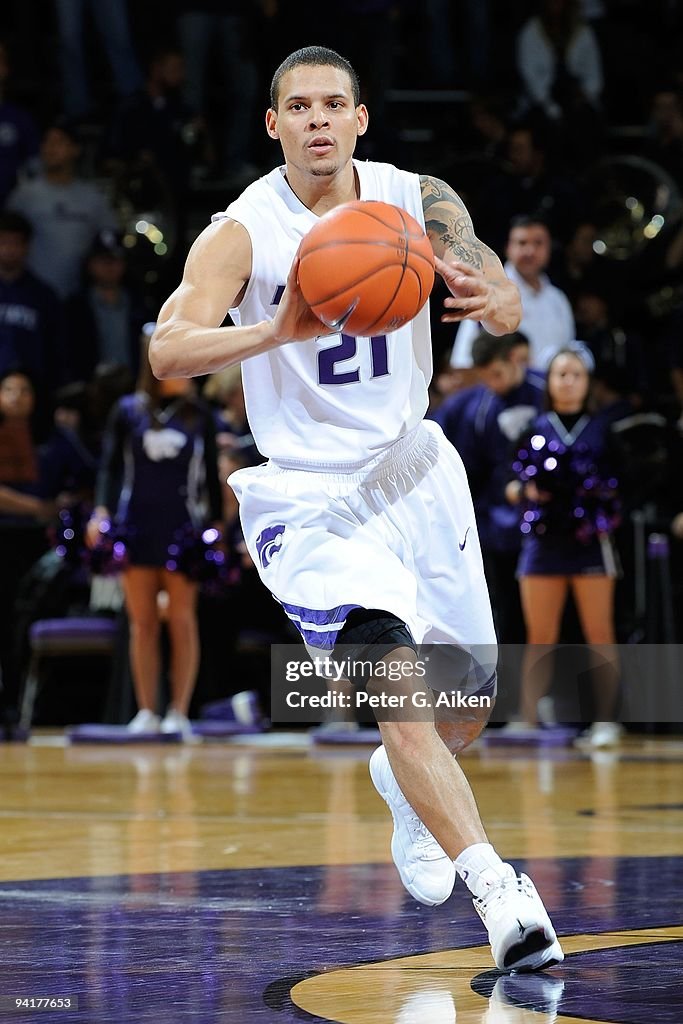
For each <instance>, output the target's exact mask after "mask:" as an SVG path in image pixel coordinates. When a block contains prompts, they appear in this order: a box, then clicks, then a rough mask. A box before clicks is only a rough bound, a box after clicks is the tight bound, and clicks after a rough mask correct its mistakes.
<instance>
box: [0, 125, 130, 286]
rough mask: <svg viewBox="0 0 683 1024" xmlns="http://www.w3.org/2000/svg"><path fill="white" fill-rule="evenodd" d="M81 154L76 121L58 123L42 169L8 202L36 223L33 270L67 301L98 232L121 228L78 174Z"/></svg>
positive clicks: (47, 138) (46, 140) (50, 132)
mask: <svg viewBox="0 0 683 1024" xmlns="http://www.w3.org/2000/svg"><path fill="white" fill-rule="evenodd" d="M79 153H80V145H79V141H78V134H77V132H76V130H75V128H74V126H73V124H70V123H69V122H67V121H64V120H61V121H58V122H55V123H54V124H53V125H52V126H51V127H49V128H48V129H47V131H46V132H45V135H44V136H43V141H42V145H41V149H40V155H41V160H42V165H43V169H42V173H41V174H39V175H38V176H37V177H35V178H33V179H31V180H30V181H25V182H23V183H22V184H21V185H19V186H18V187H17V188H16V189H15V190H14V191H13V192H12V194H11V195H10V197H9V200H8V203H7V205H8V207H9V209H11V210H15V211H16V212H18V213H21V214H23V216H24V217H26V219H27V220H28V221H29V222H30V224H31V226H32V227H33V238H32V242H31V248H30V250H29V256H28V266H29V269H30V270H32V271H33V273H34V274H37V275H38V277H40V278H41V279H42V280H43V281H45V282H46V283H47V284H49V285H50V286H51V287H52V288H54V290H55V291H56V292H57V294H58V295H59V296H60V297H61V298H62V299H65V298H68V297H69V296H70V295H73V294H74V292H76V291H78V288H79V287H80V284H81V273H82V269H83V260H84V258H85V255H86V253H87V252H88V249H89V248H90V245H91V244H92V241H93V239H94V238H95V235H96V234H97V232H98V231H101V230H102V229H104V228H110V229H115V228H116V216H115V214H114V211H113V210H112V208H111V206H110V205H109V202H108V200H107V198H106V196H105V195H104V193H103V192H101V191H100V189H99V188H97V186H96V185H94V184H92V183H91V182H89V181H84V180H83V179H82V178H79V177H77V175H76V164H77V161H78V156H79Z"/></svg>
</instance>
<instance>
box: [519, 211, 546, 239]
mask: <svg viewBox="0 0 683 1024" xmlns="http://www.w3.org/2000/svg"><path fill="white" fill-rule="evenodd" d="M539 226H540V227H542V228H545V229H546V231H547V232H548V234H549V235H552V231H551V230H550V224H549V223H548V220H547V218H546V217H544V216H543V214H541V213H518V214H517V215H516V216H515V217H513V218H512V220H511V221H510V228H509V230H510V231H513V230H514V229H515V228H535V227H539Z"/></svg>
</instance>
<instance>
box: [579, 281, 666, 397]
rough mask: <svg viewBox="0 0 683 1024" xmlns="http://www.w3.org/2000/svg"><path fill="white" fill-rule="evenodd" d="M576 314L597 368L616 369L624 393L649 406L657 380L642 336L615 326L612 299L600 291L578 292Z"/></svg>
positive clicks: (589, 289)
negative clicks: (652, 374)
mask: <svg viewBox="0 0 683 1024" xmlns="http://www.w3.org/2000/svg"><path fill="white" fill-rule="evenodd" d="M575 313H576V333H577V335H578V337H580V338H581V340H582V341H583V342H585V344H586V345H587V347H588V348H589V349H590V351H591V352H592V354H593V358H594V359H595V364H596V366H598V367H601V368H602V367H606V368H607V367H613V368H614V373H613V374H612V377H613V379H614V380H616V374H618V376H619V379H620V390H621V391H622V393H623V394H624V395H629V396H630V397H631V402H632V403H633V404H634V405H641V404H643V402H645V403H646V404H647V402H648V401H649V399H650V398H651V397H652V395H653V390H654V381H653V379H651V372H652V367H651V360H650V359H649V358H648V357H646V354H645V346H644V343H643V339H642V338H641V337H640V335H639V334H637V333H636V332H635V331H632V330H625V329H624V328H623V327H621V326H620V325H619V324H618V322H616V323H615V320H614V318H613V316H612V311H611V308H610V302H609V299H608V297H607V296H606V295H605V294H603V293H602V292H600V291H598V290H596V289H593V288H590V287H584V288H582V289H581V290H580V291H579V292H578V294H577V296H576V303H575Z"/></svg>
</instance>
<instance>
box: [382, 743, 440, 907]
mask: <svg viewBox="0 0 683 1024" xmlns="http://www.w3.org/2000/svg"><path fill="white" fill-rule="evenodd" d="M368 767H369V769H370V778H371V779H372V784H373V786H374V787H375V789H376V790H377V792H378V793H379V795H380V796H381V797H382V800H384V802H385V804H386V805H387V807H388V808H389V810H390V811H391V820H392V823H393V826H394V832H393V835H392V837H391V858H392V860H393V862H394V865H395V867H396V870H397V871H398V874H399V878H400V879H401V883H402V885H403V888H404V889H406V891H407V892H408V893H409V894H410V895H411V896H412V897H413V899H414V900H417V902H418V903H421V904H422V905H423V906H425V907H440V906H441V904H442V903H445V902H446V900H447V899H449V898H450V896H451V894H452V892H453V887H454V886H455V868H454V869H453V885H452V886H451V887H450V890H449V891H448V893H447V894H446V895H445V896H443V897H442V898H441V899H438V900H434V899H430V898H429V897H426V896H422V895H418V893H417V891H416V890H415V889H414V888H412V887H411V886H409V885H408V884H407V883H406V882H405V881H404V878H403V875H402V874H401V870H400V868H399V866H398V864H396V857H395V856H394V839H395V837H396V831H397V828H396V815H395V813H394V808H393V807H392V806H391V801H390V800H389V797H388V795H387V791H386V790H385V789H384V788H383V787H382V785H381V783H380V782H379V779H377V778H376V771H378V770H376V769H375V764H374V762H373V760H372V757H371V758H370V763H369V765H368ZM444 856H445V854H444Z"/></svg>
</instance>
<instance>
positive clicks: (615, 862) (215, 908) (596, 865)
mask: <svg viewBox="0 0 683 1024" xmlns="http://www.w3.org/2000/svg"><path fill="white" fill-rule="evenodd" d="M515 863H516V864H517V865H518V866H519V867H523V868H524V869H525V870H527V871H528V872H529V874H531V876H532V877H533V878H534V880H535V881H536V883H537V885H538V887H539V889H540V890H541V892H542V894H543V896H544V898H545V901H546V903H547V905H548V907H549V908H550V910H551V913H552V916H553V919H554V922H555V925H556V927H557V929H558V931H559V932H560V934H562V933H564V934H576V933H582V932H586V933H590V934H599V933H600V932H603V931H610V932H613V931H619V930H625V929H630V930H632V929H638V928H654V927H659V928H666V927H673V926H680V925H681V924H683V899H682V897H683V871H681V866H682V864H681V859H680V858H673V857H670V858H667V857H644V858H628V857H624V858H585V859H581V858H573V859H566V860H561V859H558V860H554V859H543V858H539V859H537V860H533V861H527V862H526V863H522V862H515ZM0 911H1V912H0V950H1V952H2V956H1V959H0V991H2V992H4V993H11V994H17V995H29V994H35V993H37V992H40V993H41V994H42V995H60V994H64V993H67V994H71V995H78V997H79V999H80V1009H79V1011H78V1016H77V1015H76V1014H73V1015H71V1016H70V1015H69V1014H67V1013H62V1012H60V1013H58V1014H50V1013H49V1012H44V1013H43V1012H41V1013H40V1014H39V1015H35V1020H36V1022H37V1021H38V1020H40V1021H43V1022H45V1024H68V1021H70V1020H74V1021H76V1020H78V1022H79V1024H80V1022H81V1021H87V1022H88V1024H90V1022H93V1024H94V1022H96V1024H108V1022H112V1024H122V1022H127V1021H131V1022H132V1021H135V1022H136V1024H138V1022H152V1021H155V1022H156V1021H159V1020H163V1021H164V1022H165V1024H185V1022H192V1024H245V1022H246V1021H250V1022H251V1021H264V1022H268V1024H279V1022H282V1024H294V1022H298V1024H301V1022H302V1021H311V1022H312V1021H315V1020H316V1019H317V1018H314V1017H311V1016H310V1015H307V1014H302V1012H301V1011H300V1010H298V1009H297V1008H296V1007H294V1005H293V1004H292V1003H291V1000H290V999H289V995H288V993H289V990H290V988H291V986H292V984H294V983H296V981H299V980H301V979H302V978H303V977H306V976H307V975H310V974H312V973H317V972H319V971H323V970H331V969H333V968H337V967H343V966H351V965H354V964H358V963H362V962H372V961H376V960H390V959H393V958H395V957H399V956H407V955H411V954H418V953H427V952H431V951H435V950H442V949H451V948H454V947H465V946H470V945H474V944H480V943H483V942H484V940H485V934H484V932H483V930H482V926H481V924H480V922H479V920H478V918H477V916H476V914H475V913H474V911H473V909H472V906H471V903H470V900H469V898H468V895H467V892H466V890H465V887H464V886H462V885H458V886H456V890H455V893H454V895H453V897H452V899H451V900H449V901H448V902H447V903H446V904H444V905H443V906H441V907H436V908H433V909H428V908H426V907H422V906H420V905H419V904H417V903H415V902H413V901H412V900H411V899H410V897H409V896H408V895H407V894H406V893H405V892H404V890H403V889H402V887H401V885H400V883H399V882H398V879H397V876H396V873H395V870H394V868H393V865H389V864H360V865H352V866H333V867H327V868H325V867H297V868H271V869H263V870H255V869H249V870H235V871H227V870H226V871H201V872H196V873H193V872H182V873H181V872H179V873H174V874H156V875H128V876H115V877H106V878H72V879H48V880H45V881H34V882H3V883H0ZM681 945H682V944H681V943H678V942H675V943H671V944H657V945H655V944H648V943H647V942H643V944H642V945H638V946H637V947H636V948H635V949H633V948H632V949H618V950H605V951H595V952H590V953H578V954H575V955H573V956H571V957H568V958H567V960H566V961H565V963H564V964H563V965H562V967H560V968H557V969H556V970H554V971H553V972H552V976H553V977H557V978H560V979H562V980H563V981H564V985H563V987H562V992H561V993H560V994H559V996H558V995H557V993H556V992H554V993H553V998H556V1001H557V1012H558V1013H561V1012H566V1013H567V1014H569V1015H570V1016H572V1017H575V1018H576V1019H577V1020H580V1019H581V1018H589V1019H590V1018H597V1019H598V1020H608V1021H614V1022H617V1024H652V1021H654V1020H656V1021H657V1024H679V1022H680V1005H681V1003H682V1002H683V980H682V979H681V974H680V967H679V965H680V955H681ZM485 973H489V974H493V975H495V977H496V978H497V977H499V975H497V973H496V972H485ZM479 977H480V978H481V977H482V975H480V976H479ZM636 978H637V986H640V988H639V989H638V991H639V992H641V993H643V994H642V995H637V994H636V981H635V980H634V979H636ZM555 987H556V988H557V989H559V986H555ZM507 995H509V993H507ZM513 995H514V993H513ZM645 1003H647V1005H645ZM21 1019H22V1020H31V1021H32V1020H33V1018H29V1017H28V1016H22V1018H21Z"/></svg>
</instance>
